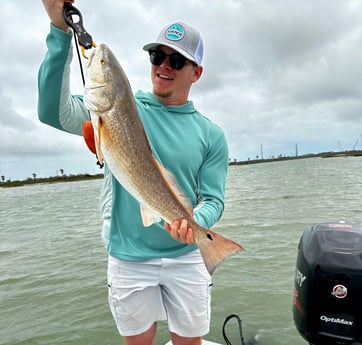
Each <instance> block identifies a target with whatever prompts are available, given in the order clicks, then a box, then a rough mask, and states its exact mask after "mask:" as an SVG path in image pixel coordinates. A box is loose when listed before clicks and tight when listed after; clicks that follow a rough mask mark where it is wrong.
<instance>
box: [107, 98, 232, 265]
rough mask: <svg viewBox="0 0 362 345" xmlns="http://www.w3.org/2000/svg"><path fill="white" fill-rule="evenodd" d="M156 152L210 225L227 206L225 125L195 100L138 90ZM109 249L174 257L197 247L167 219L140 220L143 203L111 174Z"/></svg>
mask: <svg viewBox="0 0 362 345" xmlns="http://www.w3.org/2000/svg"><path fill="white" fill-rule="evenodd" d="M135 98H136V104H137V107H138V113H139V116H140V118H141V120H142V123H143V125H144V128H145V131H146V134H147V137H148V139H149V142H150V146H151V149H152V152H153V155H154V156H155V158H156V159H157V160H158V161H159V162H160V163H161V164H162V165H163V166H164V167H165V168H166V169H167V170H168V171H170V172H171V173H172V174H173V175H174V177H175V178H176V180H177V182H178V184H179V185H180V187H181V189H182V190H183V192H184V193H185V194H186V195H187V196H188V197H189V199H190V200H191V203H192V205H193V206H194V216H195V219H196V221H197V222H198V223H199V224H200V225H202V226H205V227H207V228H210V227H211V226H212V225H213V224H214V223H215V222H216V221H217V220H218V219H219V218H220V216H221V214H222V212H223V209H224V188H225V179H226V172H227V163H228V149H227V144H226V140H225V136H224V133H223V131H222V130H221V129H220V128H219V127H218V126H216V125H215V124H214V123H212V122H211V121H210V120H208V119H207V118H206V117H204V116H203V115H201V114H200V113H199V112H198V111H197V110H196V109H195V107H194V105H193V103H192V102H187V103H186V104H185V105H181V106H165V105H163V104H162V103H161V102H160V101H159V100H158V98H156V97H155V96H154V95H152V94H151V93H144V92H142V91H138V92H137V93H136V95H135ZM112 194H113V206H112V216H111V230H110V241H109V252H110V254H111V255H112V256H115V257H118V258H120V259H123V260H129V261H140V260H147V259H150V258H156V257H175V256H179V255H183V254H186V253H188V252H190V251H191V250H194V249H195V248H196V245H193V246H190V245H185V244H182V243H180V242H178V241H176V240H174V239H172V238H171V237H170V235H169V234H168V232H167V231H165V229H164V224H163V221H161V222H160V223H158V224H154V225H152V226H150V227H144V226H143V225H142V220H141V215H140V205H139V204H138V202H137V201H136V200H135V199H134V198H133V197H132V196H130V195H129V194H128V192H127V191H125V190H124V189H123V188H122V186H121V185H120V184H119V183H118V182H117V181H116V180H115V179H114V180H113V193H112Z"/></svg>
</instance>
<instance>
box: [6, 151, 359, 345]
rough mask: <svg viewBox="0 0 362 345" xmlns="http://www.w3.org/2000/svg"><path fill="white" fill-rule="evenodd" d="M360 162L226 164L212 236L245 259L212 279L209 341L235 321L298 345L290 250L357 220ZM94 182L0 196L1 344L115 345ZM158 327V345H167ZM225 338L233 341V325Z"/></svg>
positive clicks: (266, 337)
mask: <svg viewBox="0 0 362 345" xmlns="http://www.w3.org/2000/svg"><path fill="white" fill-rule="evenodd" d="M361 168H362V159H361V158H358V157H341V158H330V159H321V158H314V159H301V160H295V161H284V162H278V163H264V164H255V165H246V166H233V167H230V170H229V176H228V183H227V193H226V210H225V213H224V216H223V218H222V220H221V221H220V222H219V223H218V224H217V226H215V228H214V229H215V230H216V231H217V232H220V233H224V234H225V235H226V236H228V237H230V238H233V239H236V240H238V241H239V242H240V243H242V244H243V245H244V246H245V248H246V251H245V252H243V253H242V254H239V255H236V256H234V257H232V258H229V259H228V260H227V261H226V262H224V263H223V265H222V266H220V267H219V268H218V270H217V271H216V273H215V274H214V288H213V303H212V312H213V314H212V322H211V333H210V334H209V335H208V336H207V337H206V338H207V339H210V340H213V341H217V342H220V343H224V342H223V339H222V335H221V327H222V324H223V321H224V319H225V317H226V316H227V315H229V314H232V313H235V314H238V315H239V316H240V317H241V318H242V320H243V328H244V335H245V337H248V336H251V335H253V334H255V333H258V334H260V340H259V344H261V345H263V344H265V345H283V344H285V345H290V344H293V345H302V344H306V342H305V341H304V340H303V339H302V338H301V337H300V336H299V335H298V334H297V331H296V330H295V327H294V323H293V319H292V313H291V308H292V291H293V284H294V267H295V259H296V255H297V244H298V241H299V239H300V236H301V234H302V232H303V230H304V229H305V228H306V227H307V226H309V225H310V224H313V223H321V222H330V221H339V220H345V221H347V222H353V223H362V211H361V207H360V205H361V196H362V178H361V176H360V174H361V173H360V172H361ZM101 185H102V181H101V180H95V181H84V182H70V183H59V184H43V185H32V186H26V187H19V188H10V189H5V188H2V189H0V217H1V223H0V224H1V231H0V344H1V345H5V344H6V345H25V344H26V345H32V344H34V345H35V344H36V345H52V344H56V345H99V344H104V345H108V344H109V345H111V344H112V345H113V344H114V345H115V344H121V343H122V341H121V338H120V336H119V335H118V334H117V331H116V328H115V325H114V323H113V320H112V318H111V314H110V312H109V310H108V303H107V288H106V261H107V253H106V251H105V249H104V248H103V246H102V244H101V241H100V228H101V222H100V217H99V212H98V202H99V193H100V190H101ZM167 333H168V332H167V327H166V324H161V325H160V327H159V337H158V343H159V344H164V343H166V342H167V341H168V334H167ZM228 333H229V334H230V339H231V340H232V341H233V344H235V345H236V344H240V340H239V339H238V337H237V334H238V331H237V328H236V323H233V322H231V323H230V325H229V327H228Z"/></svg>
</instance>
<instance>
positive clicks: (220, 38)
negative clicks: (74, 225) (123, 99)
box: [0, 0, 362, 180]
mask: <svg viewBox="0 0 362 345" xmlns="http://www.w3.org/2000/svg"><path fill="white" fill-rule="evenodd" d="M75 6H76V7H77V8H78V9H79V10H80V11H81V13H82V15H83V22H84V26H85V28H86V29H87V31H88V32H89V33H90V34H91V35H92V37H93V40H94V41H95V42H96V43H97V44H100V43H106V44H107V45H108V46H109V47H110V48H111V49H112V50H113V51H114V53H115V54H116V55H117V57H118V59H119V61H120V63H121V65H122V66H123V68H124V70H125V72H126V74H127V75H128V78H129V80H130V83H131V86H132V89H133V91H134V92H136V91H137V90H138V89H142V90H144V91H150V90H151V82H150V63H149V61H148V55H147V53H145V52H144V51H143V50H142V46H143V45H144V44H145V43H148V42H151V41H153V40H154V39H155V38H156V37H157V35H158V33H159V31H160V30H161V28H162V27H163V26H165V25H167V24H170V23H173V22H175V21H178V20H183V21H186V22H188V23H190V24H192V25H193V26H195V27H197V28H198V29H199V31H200V32H201V34H202V36H203V39H204V44H205V56H204V61H203V66H204V72H203V75H202V77H201V79H200V80H199V81H198V82H197V83H195V84H194V85H193V87H192V91H191V94H190V100H192V101H193V102H194V104H195V106H196V108H197V109H198V110H199V111H200V112H201V113H202V114H204V115H205V116H207V117H208V118H210V119H211V120H212V121H214V122H215V123H216V124H218V125H219V126H220V127H222V128H223V130H224V132H225V134H226V137H227V140H228V144H229V150H230V154H229V157H230V159H231V160H247V159H255V158H256V157H261V155H263V158H270V157H274V156H279V155H283V156H290V155H295V154H296V148H297V149H298V154H299V155H302V154H307V153H317V152H324V151H339V150H341V149H342V150H350V149H353V148H358V149H361V148H362V143H361V135H362V67H361V66H362V1H360V0H304V1H300V0H273V1H270V0H222V1H221V0H208V1H201V0H198V1H196V0H183V1H169V0H154V1H149V0H134V1H112V0H102V1H95V0H76V1H75ZM1 10H2V20H1V21H0V44H1V47H2V50H1V64H0V140H1V141H0V154H1V160H0V176H4V177H5V178H6V179H11V180H17V179H27V178H30V177H32V175H33V174H36V176H38V177H48V176H56V175H58V174H60V173H59V171H60V169H63V170H64V173H65V174H81V173H90V174H94V173H99V172H101V171H99V169H98V167H97V166H96V160H95V158H94V156H93V155H92V154H91V153H90V152H89V151H88V149H87V148H86V146H85V144H84V141H83V138H82V137H77V136H74V135H71V134H67V133H64V132H61V131H59V130H56V129H54V128H51V127H49V126H47V125H44V124H42V123H40V121H39V120H38V116H37V73H38V69H39V66H40V64H41V62H42V59H43V57H44V55H45V53H46V45H45V39H46V36H47V34H48V32H49V23H50V22H49V18H48V16H47V14H46V11H45V9H44V7H43V4H42V1H40V0H31V1H30V0H12V1H3V2H2V8H1ZM83 61H84V59H83ZM71 90H72V93H74V94H83V86H82V81H81V74H80V70H79V65H78V61H76V59H74V61H73V64H72V72H71Z"/></svg>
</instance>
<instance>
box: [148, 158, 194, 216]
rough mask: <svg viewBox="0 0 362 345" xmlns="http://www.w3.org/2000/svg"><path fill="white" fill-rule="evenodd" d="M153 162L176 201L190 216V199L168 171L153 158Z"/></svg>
mask: <svg viewBox="0 0 362 345" xmlns="http://www.w3.org/2000/svg"><path fill="white" fill-rule="evenodd" d="M154 160H155V163H156V166H157V167H158V170H159V171H160V173H161V175H162V176H163V178H164V179H165V181H166V183H167V184H168V186H169V187H170V189H171V190H172V192H173V193H174V195H175V196H176V198H177V199H178V201H179V202H180V203H181V204H182V205H183V207H184V208H185V210H186V211H187V212H188V213H189V215H190V216H192V215H193V206H192V203H191V200H190V198H189V197H188V196H187V195H186V194H185V193H184V192H183V190H182V189H181V187H180V186H179V184H178V183H177V180H176V178H175V176H174V175H173V174H172V173H171V172H170V171H168V170H167V169H166V168H165V167H164V166H163V165H162V164H161V163H160V162H159V161H158V160H157V159H155V158H154Z"/></svg>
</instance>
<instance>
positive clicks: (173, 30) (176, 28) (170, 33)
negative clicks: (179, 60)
mask: <svg viewBox="0 0 362 345" xmlns="http://www.w3.org/2000/svg"><path fill="white" fill-rule="evenodd" d="M184 34H185V30H184V28H183V26H182V25H180V24H172V25H171V26H170V27H169V28H168V29H167V30H166V38H167V39H168V40H170V41H179V40H180V39H181V38H182V37H184Z"/></svg>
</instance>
